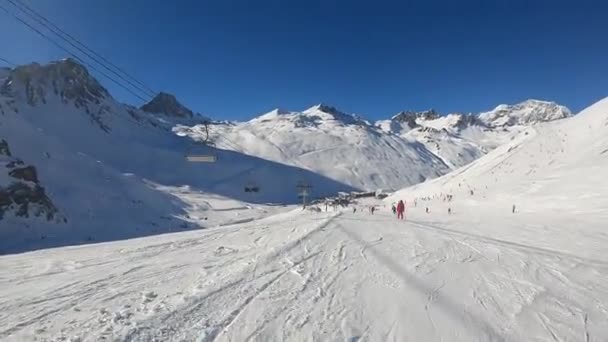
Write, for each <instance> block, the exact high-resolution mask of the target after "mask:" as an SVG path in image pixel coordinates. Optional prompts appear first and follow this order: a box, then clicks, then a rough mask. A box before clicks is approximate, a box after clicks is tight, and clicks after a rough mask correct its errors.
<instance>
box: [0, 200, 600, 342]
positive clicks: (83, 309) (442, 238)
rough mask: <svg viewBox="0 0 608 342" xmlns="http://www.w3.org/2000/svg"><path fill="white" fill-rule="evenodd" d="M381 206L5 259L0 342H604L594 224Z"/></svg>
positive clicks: (0, 260)
mask: <svg viewBox="0 0 608 342" xmlns="http://www.w3.org/2000/svg"><path fill="white" fill-rule="evenodd" d="M372 204H375V205H377V206H378V207H379V210H378V211H377V212H376V214H375V215H373V216H372V215H370V214H368V213H367V211H366V210H364V209H365V208H366V207H367V206H368V205H372ZM384 205H385V204H383V203H380V202H376V201H375V200H368V201H367V202H361V203H360V204H359V208H360V210H359V211H358V212H357V213H355V214H353V213H352V212H351V210H350V209H346V210H344V211H343V212H331V211H330V212H328V213H326V212H321V213H313V212H308V211H301V210H300V209H296V210H295V211H291V212H287V213H283V214H279V215H276V216H272V217H269V218H265V219H261V220H256V221H253V222H250V223H244V224H241V225H237V226H231V227H223V228H216V229H208V230H204V231H194V232H186V233H177V234H170V235H162V236H154V237H148V238H142V239H136V240H128V241H121V242H113V243H106V244H98V245H88V246H81V247H66V248H60V249H50V250H44V251H38V252H32V253H26V254H22V255H13V256H4V257H0V266H1V267H0V282H1V283H0V288H2V289H3V290H2V296H1V297H0V305H1V307H3V308H4V310H2V311H1V312H0V321H2V322H3V325H2V326H3V328H2V329H1V330H0V339H2V340H3V341H34V340H36V339H37V340H49V341H58V340H61V339H64V340H65V339H70V338H72V339H74V338H79V339H81V341H99V340H103V339H105V340H117V341H152V340H162V341H229V340H239V341H241V340H248V339H251V340H260V341H273V340H295V341H301V340H347V341H353V340H370V341H378V340H382V341H384V340H395V341H403V340H415V341H439V340H450V341H521V340H539V341H544V340H546V341H550V340H553V339H559V340H578V339H584V337H585V336H588V339H589V340H590V341H593V340H598V341H599V340H604V339H605V338H606V337H608V327H607V326H606V325H605V324H604V322H605V321H606V319H608V310H606V305H607V301H606V300H607V299H608V285H607V284H608V282H607V280H608V279H607V278H608V272H606V271H608V259H607V258H606V255H608V254H607V253H606V252H607V247H606V246H608V244H606V242H607V241H606V239H607V237H606V235H605V234H601V233H600V232H601V230H602V229H601V228H602V227H603V225H602V222H605V221H602V220H601V217H597V218H596V219H590V220H589V222H588V223H589V224H592V223H593V224H595V228H594V229H591V228H589V229H584V230H581V229H572V228H573V227H575V226H573V225H572V224H573V223H575V222H573V220H572V219H570V220H564V218H565V217H567V215H546V213H545V212H544V210H543V209H544V208H539V210H538V212H535V211H534V210H533V209H529V210H528V211H529V212H528V213H527V214H525V215H524V214H518V215H515V216H513V215H512V214H510V213H499V211H500V210H499V209H500V208H496V209H497V210H495V211H493V212H488V213H483V215H481V214H480V215H479V216H477V217H471V216H469V215H468V214H466V213H464V212H461V211H460V210H461V209H459V210H457V211H456V212H455V213H454V214H453V215H451V216H449V217H448V215H447V214H444V213H443V214H439V211H438V210H437V209H436V208H435V207H434V208H433V209H434V212H433V214H432V215H428V214H425V213H424V210H423V208H422V207H421V206H418V207H415V208H409V209H408V213H407V221H406V222H399V221H397V220H395V218H394V217H393V216H392V215H391V214H390V213H389V209H388V208H386V207H385V206H384ZM435 210H437V213H435ZM462 210H464V209H462ZM570 217H571V216H570ZM571 218H572V217H571ZM589 227H590V226H589ZM498 232H500V234H497V233H498ZM564 232H569V233H567V234H564ZM557 233H559V234H557ZM559 236H561V240H560V238H559ZM572 241H579V244H573V243H572ZM564 247H567V248H564ZM16 284H18V285H19V286H14V285H16Z"/></svg>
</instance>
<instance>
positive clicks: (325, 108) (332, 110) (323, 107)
mask: <svg viewBox="0 0 608 342" xmlns="http://www.w3.org/2000/svg"><path fill="white" fill-rule="evenodd" d="M313 111H320V112H323V113H327V114H332V115H346V114H345V113H344V112H342V111H340V110H339V109H338V108H336V107H334V106H331V105H328V104H325V103H319V104H317V105H314V106H312V107H310V108H308V109H306V110H305V111H304V112H313Z"/></svg>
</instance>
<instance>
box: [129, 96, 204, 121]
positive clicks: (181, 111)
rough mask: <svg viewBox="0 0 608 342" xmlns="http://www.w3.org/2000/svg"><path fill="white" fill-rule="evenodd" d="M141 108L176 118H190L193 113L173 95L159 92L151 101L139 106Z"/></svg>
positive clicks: (148, 111)
mask: <svg viewBox="0 0 608 342" xmlns="http://www.w3.org/2000/svg"><path fill="white" fill-rule="evenodd" d="M141 110H143V111H144V112H147V113H152V114H164V115H167V116H174V117H178V118H192V117H193V116H194V113H193V112H192V111H191V110H190V109H188V108H186V107H185V106H184V105H182V104H181V103H179V101H177V98H176V97H175V96H174V95H171V94H167V93H163V92H161V93H159V94H158V95H156V96H155V97H154V98H153V99H152V101H150V102H148V103H146V104H145V105H143V106H141Z"/></svg>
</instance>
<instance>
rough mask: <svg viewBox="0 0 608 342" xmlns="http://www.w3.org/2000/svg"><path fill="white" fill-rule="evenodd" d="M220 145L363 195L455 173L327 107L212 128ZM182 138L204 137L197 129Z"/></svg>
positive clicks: (412, 145)
mask: <svg viewBox="0 0 608 342" xmlns="http://www.w3.org/2000/svg"><path fill="white" fill-rule="evenodd" d="M210 131H211V136H212V139H213V141H214V142H215V144H216V146H217V147H219V148H222V149H227V150H233V151H237V152H240V153H243V154H247V155H253V156H258V157H260V158H264V159H267V160H272V161H276V162H279V163H282V164H286V165H291V166H295V167H300V168H303V169H306V170H310V171H312V172H315V173H317V174H321V175H324V176H326V177H328V178H330V179H333V180H335V181H339V182H343V183H345V184H347V185H350V186H352V187H353V188H357V189H361V190H375V189H377V188H389V189H398V188H401V187H403V186H406V185H411V184H416V183H418V182H420V181H422V180H425V179H427V178H433V177H437V176H440V175H443V174H445V173H447V172H448V171H449V168H448V167H447V165H445V164H444V163H443V161H442V160H441V159H440V158H438V157H437V156H435V155H434V154H433V153H431V152H430V151H428V150H427V149H426V148H424V146H422V145H421V144H420V143H419V142H416V141H408V140H405V139H402V138H400V137H399V136H396V135H391V134H385V133H384V132H382V131H381V130H379V129H378V128H377V127H375V126H373V125H371V124H369V123H368V122H366V121H364V120H361V119H359V118H357V117H355V116H352V115H348V114H344V113H341V112H339V111H338V110H336V109H335V108H333V107H329V106H326V105H317V106H313V107H311V108H309V109H307V110H304V111H303V112H286V111H282V110H279V111H278V110H273V111H271V112H270V113H267V114H264V115H261V116H259V117H257V118H255V119H253V120H250V121H248V122H245V123H235V124H217V125H213V126H212V127H210ZM178 133H179V134H183V135H188V136H191V137H193V138H195V139H196V138H201V137H202V136H204V133H201V130H200V129H197V127H193V128H190V127H184V126H182V127H180V128H179V129H178Z"/></svg>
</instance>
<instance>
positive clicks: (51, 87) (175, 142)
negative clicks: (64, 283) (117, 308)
mask: <svg viewBox="0 0 608 342" xmlns="http://www.w3.org/2000/svg"><path fill="white" fill-rule="evenodd" d="M570 115H571V113H570V111H569V110H568V109H567V108H565V107H563V106H560V105H557V104H555V103H552V102H544V101H537V100H528V101H525V102H522V103H520V104H515V105H500V106H498V107H496V108H495V109H493V110H491V111H488V112H485V113H480V114H476V115H473V114H448V115H440V114H438V113H437V112H435V111H433V110H429V111H424V112H411V111H405V112H401V113H398V114H396V115H394V116H393V117H392V118H391V119H388V120H382V121H378V122H375V123H371V122H369V121H367V120H365V119H363V118H362V117H360V116H357V115H352V114H348V113H344V112H342V111H340V110H338V109H337V108H335V107H333V106H330V105H326V104H319V105H315V106H312V107H310V108H308V109H306V110H303V111H301V112H297V111H286V110H280V109H276V110H273V111H271V112H269V113H266V114H263V115H261V116H258V117H256V118H254V119H252V120H249V121H247V122H227V121H219V120H212V119H210V118H206V117H203V116H201V115H199V114H197V113H195V112H193V111H192V110H190V109H188V108H186V107H185V106H183V105H182V104H180V103H179V101H178V100H177V99H176V98H175V96H173V95H170V94H168V93H160V94H159V95H157V96H156V97H155V98H154V99H152V100H151V101H150V102H149V103H147V104H145V105H143V106H142V107H141V108H136V107H134V106H131V105H128V104H123V103H120V102H118V101H117V100H115V99H114V98H113V97H112V95H111V94H110V93H109V92H108V90H107V89H105V88H104V87H103V86H102V85H101V84H100V82H98V81H97V80H96V79H95V78H94V77H93V76H92V75H91V74H90V73H89V72H88V70H87V69H86V68H85V67H84V66H82V65H80V64H79V63H77V62H76V61H74V60H72V59H65V60H61V61H57V62H51V63H48V64H45V65H40V64H37V63H32V64H29V65H23V66H18V67H15V68H12V69H7V68H4V69H0V169H2V170H3V171H0V222H2V228H0V241H2V243H1V244H0V250H2V251H16V250H29V249H33V248H40V247H48V246H58V245H65V244H74V243H86V242H91V241H107V240H115V239H123V238H128V237H136V236H143V235H149V234H156V233H162V232H168V231H175V230H182V229H194V228H199V227H207V226H209V225H208V223H206V222H205V221H204V220H203V219H201V218H195V217H191V216H190V214H189V213H191V212H192V211H193V210H191V209H192V206H195V205H200V203H199V204H193V202H192V201H191V199H192V198H193V197H196V198H201V197H202V198H204V197H205V196H207V195H214V196H215V195H220V196H224V197H226V198H230V199H234V200H238V201H243V202H246V203H254V204H255V203H281V204H289V203H296V202H298V201H300V198H299V197H298V192H297V191H298V190H297V187H298V186H301V185H302V184H305V185H307V186H311V187H312V190H311V192H312V193H311V196H312V197H323V196H331V195H334V194H335V193H337V192H338V191H354V190H376V189H393V190H396V189H400V188H403V187H405V186H408V185H413V184H417V183H420V182H424V181H426V180H428V179H431V178H436V177H439V176H442V175H445V174H447V173H449V172H450V171H452V170H454V169H456V168H458V167H461V166H464V165H467V164H469V163H471V162H472V161H474V160H475V159H477V158H479V157H481V156H483V155H485V154H486V153H488V152H489V151H491V150H493V149H495V148H496V147H498V146H502V145H503V144H504V143H506V142H509V141H511V139H515V137H517V136H519V135H520V134H521V133H522V132H524V131H525V130H526V129H527V128H528V127H531V126H533V125H537V124H540V123H543V122H546V121H552V120H557V119H562V118H566V117H569V116H570ZM207 128H208V129H209V130H208V132H209V134H210V137H209V138H210V139H209V141H210V142H212V143H213V144H203V143H201V141H206V140H207V138H208V137H207ZM189 153H198V154H205V155H213V156H215V157H216V158H217V162H215V163H198V164H193V163H189V162H187V160H186V158H185V157H186V156H187V155H188V154H189ZM254 188H255V189H256V191H254V192H252V191H247V190H248V189H254ZM198 209H200V208H198ZM210 214H211V213H210Z"/></svg>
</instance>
